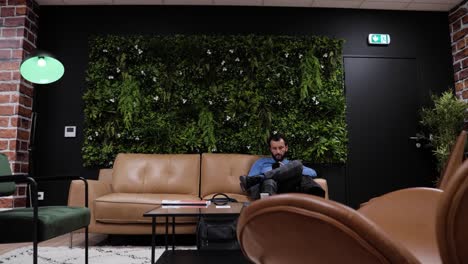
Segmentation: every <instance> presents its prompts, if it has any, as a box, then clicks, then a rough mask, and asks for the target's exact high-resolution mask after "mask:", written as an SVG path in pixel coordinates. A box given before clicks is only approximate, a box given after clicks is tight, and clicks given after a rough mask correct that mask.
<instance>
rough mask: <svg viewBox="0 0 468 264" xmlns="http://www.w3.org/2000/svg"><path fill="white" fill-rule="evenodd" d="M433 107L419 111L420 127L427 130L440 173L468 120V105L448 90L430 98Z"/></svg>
mask: <svg viewBox="0 0 468 264" xmlns="http://www.w3.org/2000/svg"><path fill="white" fill-rule="evenodd" d="M432 101H433V106H431V107H424V108H423V109H422V111H421V117H422V119H421V125H422V126H423V127H424V128H425V129H426V130H427V132H428V135H429V136H428V137H426V138H427V139H428V141H429V144H430V145H431V147H432V152H433V154H434V155H435V158H436V160H437V169H438V171H439V172H440V171H442V170H443V168H444V166H445V163H446V161H447V159H448V157H449V155H450V151H451V149H452V146H453V144H455V141H456V139H457V136H458V134H459V133H460V132H461V131H462V129H464V126H465V120H468V111H467V110H468V103H467V102H465V101H463V100H460V99H458V98H457V97H456V96H455V95H454V94H453V92H452V90H448V91H446V92H444V93H442V95H440V96H437V95H434V96H432Z"/></svg>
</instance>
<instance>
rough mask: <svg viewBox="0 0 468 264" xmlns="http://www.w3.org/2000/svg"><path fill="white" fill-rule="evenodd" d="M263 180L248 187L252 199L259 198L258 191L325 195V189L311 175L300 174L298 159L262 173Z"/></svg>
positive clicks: (300, 166)
mask: <svg viewBox="0 0 468 264" xmlns="http://www.w3.org/2000/svg"><path fill="white" fill-rule="evenodd" d="M264 175H265V180H263V182H262V183H260V184H257V185H254V186H252V187H251V188H250V189H249V193H250V197H251V198H252V199H259V198H260V193H269V194H270V195H272V194H276V193H294V192H298V193H307V194H312V195H317V196H320V197H325V191H324V190H323V189H322V187H320V185H319V184H318V183H316V182H315V181H314V180H313V179H312V177H310V176H305V175H302V163H301V162H300V161H298V160H294V161H291V162H289V163H288V164H286V165H284V166H281V167H279V168H276V169H273V170H271V171H267V172H265V173H264Z"/></svg>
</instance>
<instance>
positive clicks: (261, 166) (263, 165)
mask: <svg viewBox="0 0 468 264" xmlns="http://www.w3.org/2000/svg"><path fill="white" fill-rule="evenodd" d="M281 162H282V163H283V164H288V163H289V160H287V159H284V160H283V161H281ZM274 163H276V161H275V160H274V159H273V158H260V159H258V160H257V161H255V163H254V164H253V165H252V168H250V171H249V176H253V175H259V174H264V173H265V172H267V171H271V170H272V169H273V168H272V166H273V164H274ZM302 175H306V176H310V177H317V172H315V170H313V169H311V168H309V167H306V166H303V169H302Z"/></svg>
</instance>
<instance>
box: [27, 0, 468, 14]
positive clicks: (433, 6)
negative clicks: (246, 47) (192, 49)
mask: <svg viewBox="0 0 468 264" xmlns="http://www.w3.org/2000/svg"><path fill="white" fill-rule="evenodd" d="M36 1H37V2H38V3H39V5H209V6H283V7H328V8H360V9H385V10H418V11H449V10H450V9H452V8H453V7H455V6H456V5H457V4H459V3H460V2H462V1H463V0H396V1H394V0H36Z"/></svg>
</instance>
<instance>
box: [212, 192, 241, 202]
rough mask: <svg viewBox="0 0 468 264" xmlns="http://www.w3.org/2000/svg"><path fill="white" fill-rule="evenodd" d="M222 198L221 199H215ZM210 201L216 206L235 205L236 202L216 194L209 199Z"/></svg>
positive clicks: (221, 194) (222, 194) (225, 195)
mask: <svg viewBox="0 0 468 264" xmlns="http://www.w3.org/2000/svg"><path fill="white" fill-rule="evenodd" d="M217 196H222V197H217ZM210 201H211V202H212V203H214V204H216V205H225V204H228V203H237V200H236V199H234V198H231V197H229V196H227V194H225V193H216V194H214V195H213V197H211V199H210Z"/></svg>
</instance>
